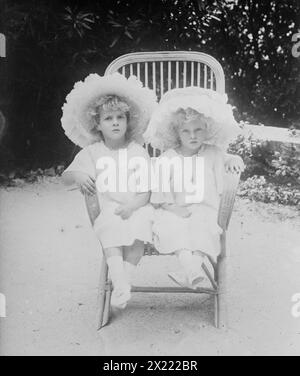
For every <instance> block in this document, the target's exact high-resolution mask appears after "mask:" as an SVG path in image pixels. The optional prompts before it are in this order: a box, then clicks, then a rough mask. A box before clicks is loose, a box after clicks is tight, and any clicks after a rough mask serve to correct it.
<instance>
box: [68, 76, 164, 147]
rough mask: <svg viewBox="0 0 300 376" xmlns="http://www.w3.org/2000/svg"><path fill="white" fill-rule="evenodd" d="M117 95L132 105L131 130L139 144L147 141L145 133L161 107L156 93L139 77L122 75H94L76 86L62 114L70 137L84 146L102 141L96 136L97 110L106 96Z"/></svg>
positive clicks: (75, 142) (130, 111) (98, 135)
mask: <svg viewBox="0 0 300 376" xmlns="http://www.w3.org/2000/svg"><path fill="white" fill-rule="evenodd" d="M109 95H116V96H118V97H119V98H120V99H121V100H123V101H124V102H126V103H127V104H128V106H129V113H130V120H129V121H130V127H131V129H134V130H135V132H132V134H134V137H135V141H138V142H143V139H142V135H143V133H144V132H145V130H146V128H147V125H148V122H149V120H150V118H151V115H152V113H153V111H154V110H155V108H156V106H157V98H156V95H155V93H154V91H152V90H150V89H148V88H146V87H143V84H142V82H141V81H139V80H138V79H137V77H136V76H131V77H129V78H128V79H127V78H126V77H124V76H123V75H121V74H120V73H114V74H111V75H107V76H99V75H98V74H90V75H89V76H88V77H87V78H86V79H85V80H84V81H79V82H77V83H76V84H75V85H74V88H73V90H72V91H71V92H70V93H69V94H68V96H67V97H66V103H65V104H64V106H63V108H62V111H63V116H62V119H61V124H62V127H63V129H64V131H65V134H66V136H67V137H68V138H69V139H70V140H71V141H72V142H74V144H76V145H79V146H80V147H82V148H83V147H85V146H87V145H90V144H93V143H95V142H98V141H100V140H101V136H100V134H97V133H95V131H94V129H95V108H96V106H97V103H99V99H101V97H104V96H109Z"/></svg>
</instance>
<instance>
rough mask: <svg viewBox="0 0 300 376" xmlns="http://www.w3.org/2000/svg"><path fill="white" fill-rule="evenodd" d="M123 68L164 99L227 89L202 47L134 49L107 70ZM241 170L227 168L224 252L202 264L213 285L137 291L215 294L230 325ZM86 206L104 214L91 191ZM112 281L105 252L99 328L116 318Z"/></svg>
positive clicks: (219, 320) (148, 252)
mask: <svg viewBox="0 0 300 376" xmlns="http://www.w3.org/2000/svg"><path fill="white" fill-rule="evenodd" d="M116 71H119V72H120V73H121V74H123V75H125V76H126V77H128V76H130V75H132V74H135V75H136V76H137V77H138V78H139V79H140V80H141V81H142V82H143V83H144V84H145V85H146V86H148V87H150V88H151V89H154V90H155V91H156V94H157V96H158V97H159V98H160V97H161V96H162V95H163V94H164V92H166V91H168V90H170V89H173V88H180V87H187V86H199V87H204V88H210V89H213V90H216V91H218V92H220V93H224V92H225V79H224V73H223V69H222V67H221V65H220V64H219V63H218V62H217V61H216V60H215V59H214V58H213V57H211V56H209V55H206V54H203V53H199V52H184V51H181V52H146V53H132V54H128V55H124V56H121V57H120V58H118V59H116V60H115V61H113V62H112V63H111V64H110V65H109V67H108V68H107V70H106V72H105V74H112V73H114V72H116ZM145 147H146V148H147V150H148V152H149V153H150V156H154V157H155V156H157V155H158V154H159V153H160V152H161V151H159V150H156V149H152V147H151V145H145ZM239 179H240V175H239V174H231V173H226V174H225V177H224V182H225V184H224V191H223V194H222V198H221V202H220V208H219V216H218V223H219V226H220V227H221V228H222V230H223V232H222V234H221V235H220V242H221V254H220V256H219V257H218V260H217V263H216V262H214V260H212V259H211V258H209V261H210V262H211V264H212V267H213V270H214V273H213V274H214V275H212V274H211V273H210V271H209V269H208V268H207V267H206V265H205V264H203V265H202V267H203V270H204V272H205V273H206V275H207V277H208V279H209V281H210V283H211V288H203V289H197V290H191V289H188V288H180V287H133V288H132V292H133V293H134V292H144V293H190V294H209V295H212V296H213V297H214V303H215V326H216V327H217V328H226V326H227V305H226V289H227V283H226V282H227V278H226V277H227V272H226V256H227V250H226V233H227V229H228V226H229V222H230V218H231V214H232V210H233V205H234V201H235V196H236V191H237V187H238V183H239ZM85 201H86V206H87V210H88V214H89V217H90V220H91V223H92V224H94V221H95V219H96V218H97V217H98V215H99V213H100V209H99V203H98V198H97V196H88V195H86V196H85ZM153 255H159V253H158V252H157V251H156V250H155V248H154V247H153V246H152V245H151V244H148V245H146V246H145V256H153ZM111 293H112V284H111V282H110V281H109V279H108V267H107V264H106V261H105V258H104V257H103V261H102V266H101V271H100V282H99V294H98V308H97V328H98V330H100V329H101V328H103V327H104V326H105V325H107V324H108V322H109V318H110V300H111Z"/></svg>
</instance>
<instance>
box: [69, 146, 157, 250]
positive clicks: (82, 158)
mask: <svg viewBox="0 0 300 376" xmlns="http://www.w3.org/2000/svg"><path fill="white" fill-rule="evenodd" d="M126 152H127V158H128V161H129V160H130V158H132V157H140V158H143V159H144V160H145V161H146V163H147V164H148V163H149V156H148V153H147V152H146V150H145V149H144V148H143V147H142V146H140V145H139V144H137V143H135V142H131V143H130V144H129V145H128V147H127V148H124V149H119V150H111V149H109V148H108V147H106V146H105V144H104V143H103V142H98V143H95V144H92V145H89V146H87V147H86V148H84V149H82V150H81V151H80V152H79V153H78V154H77V155H76V157H75V159H74V161H73V162H72V163H71V164H70V166H69V167H68V168H67V169H66V170H65V171H81V172H85V173H87V174H89V175H90V176H92V177H93V178H95V179H96V180H97V178H98V177H99V174H100V170H99V168H96V166H97V162H98V163H99V161H100V162H101V160H102V161H103V160H104V159H103V158H105V160H106V159H107V157H108V158H109V159H110V160H112V161H115V166H116V171H117V176H118V172H119V166H120V161H121V163H123V162H124V156H125V155H126V154H125V153H126ZM98 166H99V164H98ZM130 176H131V184H133V185H134V184H136V192H132V191H133V189H132V188H131V190H130V191H129V190H127V191H124V189H123V190H122V189H121V191H120V189H119V186H118V184H117V190H116V191H115V190H113V191H106V192H104V191H101V183H99V184H97V187H99V188H100V191H99V189H98V190H97V194H98V199H99V204H100V209H101V213H100V215H99V216H98V218H97V219H96V221H95V224H94V230H95V232H96V235H97V237H98V238H99V240H100V242H101V244H102V246H103V248H104V249H106V248H114V247H122V246H131V245H132V244H133V243H134V242H135V240H141V241H143V242H145V243H146V242H148V243H151V242H152V220H153V208H152V206H151V205H150V204H148V205H146V206H144V207H141V208H139V209H138V210H136V211H135V212H134V213H133V214H132V216H131V217H130V218H129V219H126V220H123V219H122V218H121V217H120V216H119V215H116V214H115V210H116V209H117V208H118V207H119V206H120V205H121V204H125V203H127V202H128V201H130V200H132V199H134V198H135V197H136V196H137V195H138V193H142V192H148V191H150V185H149V186H148V187H147V186H145V185H144V186H143V189H142V190H141V189H140V188H139V187H140V185H139V182H140V181H139V178H138V177H137V178H135V170H134V172H133V171H132V170H128V178H129V177H130ZM97 181H98V180H97ZM117 183H118V181H117ZM127 183H128V182H126V184H125V185H126V186H127ZM123 185H124V181H123Z"/></svg>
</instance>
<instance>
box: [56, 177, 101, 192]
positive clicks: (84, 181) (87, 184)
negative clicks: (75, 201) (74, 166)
mask: <svg viewBox="0 0 300 376" xmlns="http://www.w3.org/2000/svg"><path fill="white" fill-rule="evenodd" d="M62 181H63V183H64V184H65V185H73V184H76V185H77V187H78V188H79V189H80V192H81V193H82V194H89V195H94V194H96V193H97V189H96V182H95V179H94V178H93V177H91V176H90V175H89V174H87V173H85V172H81V171H66V172H64V173H63V174H62Z"/></svg>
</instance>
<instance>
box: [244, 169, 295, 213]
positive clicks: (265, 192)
mask: <svg viewBox="0 0 300 376" xmlns="http://www.w3.org/2000/svg"><path fill="white" fill-rule="evenodd" d="M238 195H239V196H241V197H247V198H250V199H252V200H256V201H262V202H266V203H275V202H277V203H279V204H283V205H296V206H299V208H300V189H299V188H296V187H292V185H291V184H290V183H289V184H288V185H287V186H285V187H284V186H281V185H276V184H274V183H268V182H267V180H266V178H265V177H264V176H257V175H254V176H252V177H250V178H248V179H247V180H246V181H244V182H242V183H241V185H240V188H239V192H238Z"/></svg>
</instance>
